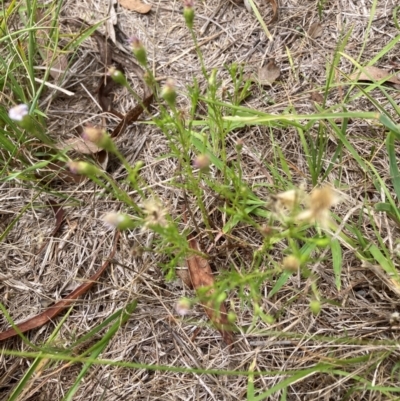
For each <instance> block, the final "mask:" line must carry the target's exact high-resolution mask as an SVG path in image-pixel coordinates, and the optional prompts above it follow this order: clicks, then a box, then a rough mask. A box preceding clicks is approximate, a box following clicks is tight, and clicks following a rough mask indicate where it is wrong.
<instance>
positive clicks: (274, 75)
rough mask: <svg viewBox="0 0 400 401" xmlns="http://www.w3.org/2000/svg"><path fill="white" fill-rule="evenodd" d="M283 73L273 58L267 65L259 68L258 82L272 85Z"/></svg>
mask: <svg viewBox="0 0 400 401" xmlns="http://www.w3.org/2000/svg"><path fill="white" fill-rule="evenodd" d="M280 75H281V70H280V69H279V67H278V66H277V65H276V64H275V62H274V61H273V60H271V61H270V62H269V63H268V64H267V65H264V67H261V68H259V69H258V78H257V80H258V82H259V83H260V84H261V85H272V84H273V83H274V82H275V81H276V80H277V79H278V78H279V76H280Z"/></svg>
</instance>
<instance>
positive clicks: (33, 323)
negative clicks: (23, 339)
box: [0, 232, 120, 341]
mask: <svg viewBox="0 0 400 401" xmlns="http://www.w3.org/2000/svg"><path fill="white" fill-rule="evenodd" d="M119 235H120V234H119V232H117V234H116V236H115V238H114V245H113V249H112V251H111V253H110V255H109V256H108V258H107V259H106V261H105V262H104V263H103V265H102V266H101V267H100V268H99V270H97V272H96V273H95V274H93V276H91V277H89V279H88V280H87V282H85V283H83V284H81V285H80V286H79V287H78V288H77V289H75V290H74V291H72V292H71V293H70V294H68V295H67V296H66V297H65V298H63V299H62V300H61V301H58V302H56V303H55V304H54V305H53V306H51V307H49V308H48V309H46V310H45V311H44V312H42V313H39V314H38V315H36V316H34V317H32V318H30V319H28V320H25V321H24V322H22V323H18V324H17V325H16V327H17V328H18V333H17V331H16V330H15V329H14V328H10V329H8V330H6V331H2V332H1V333H0V341H3V340H6V339H7V338H11V337H14V336H16V335H18V334H19V333H25V332H27V331H29V330H32V329H36V328H38V327H41V326H43V325H44V324H46V323H47V322H49V321H51V320H53V319H54V318H55V317H56V316H58V315H59V314H60V313H61V312H62V311H63V310H64V309H66V308H67V307H68V306H70V305H71V304H72V303H73V301H74V300H75V299H77V298H78V297H80V296H81V295H83V294H85V293H86V292H87V291H88V290H89V289H90V288H91V287H92V286H93V285H94V284H95V283H96V282H97V280H98V279H99V277H100V276H101V275H102V273H103V272H104V271H105V270H106V268H107V266H108V265H109V264H110V262H111V259H112V258H113V257H114V254H115V252H116V250H117V244H118V239H119Z"/></svg>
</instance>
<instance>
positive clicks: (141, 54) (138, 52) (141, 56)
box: [129, 36, 147, 67]
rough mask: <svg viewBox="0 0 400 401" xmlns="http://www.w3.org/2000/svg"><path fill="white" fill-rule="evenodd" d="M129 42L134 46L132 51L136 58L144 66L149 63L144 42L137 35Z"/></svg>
mask: <svg viewBox="0 0 400 401" xmlns="http://www.w3.org/2000/svg"><path fill="white" fill-rule="evenodd" d="M129 42H130V44H131V46H132V51H133V54H134V55H135V57H136V60H137V61H138V62H139V64H140V65H141V66H142V67H145V66H146V65H147V54H146V49H145V48H144V46H143V43H142V42H141V41H140V39H139V38H138V37H137V36H133V37H132V38H131V39H130V40H129Z"/></svg>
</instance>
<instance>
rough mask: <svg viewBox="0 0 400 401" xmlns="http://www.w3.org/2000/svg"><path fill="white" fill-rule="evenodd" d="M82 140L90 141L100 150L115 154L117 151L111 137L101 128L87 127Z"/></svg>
mask: <svg viewBox="0 0 400 401" xmlns="http://www.w3.org/2000/svg"><path fill="white" fill-rule="evenodd" d="M82 138H83V139H84V140H85V141H90V142H93V143H94V144H96V145H97V146H98V147H99V148H102V149H105V150H108V151H109V152H113V151H114V150H115V144H114V142H113V140H112V139H111V137H110V135H108V134H107V132H106V131H105V130H103V129H101V128H97V127H93V126H87V127H85V129H84V130H83V134H82Z"/></svg>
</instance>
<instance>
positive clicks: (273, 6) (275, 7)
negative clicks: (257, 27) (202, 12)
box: [268, 0, 279, 24]
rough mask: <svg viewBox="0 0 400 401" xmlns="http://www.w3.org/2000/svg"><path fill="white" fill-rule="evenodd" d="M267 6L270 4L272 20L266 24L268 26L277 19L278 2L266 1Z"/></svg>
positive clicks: (276, 0) (275, 0)
mask: <svg viewBox="0 0 400 401" xmlns="http://www.w3.org/2000/svg"><path fill="white" fill-rule="evenodd" d="M268 2H269V4H271V7H272V12H273V15H272V18H271V20H270V21H269V22H268V24H271V23H272V22H275V21H277V20H278V17H279V4H278V0H268Z"/></svg>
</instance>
